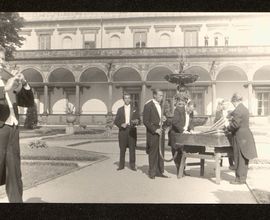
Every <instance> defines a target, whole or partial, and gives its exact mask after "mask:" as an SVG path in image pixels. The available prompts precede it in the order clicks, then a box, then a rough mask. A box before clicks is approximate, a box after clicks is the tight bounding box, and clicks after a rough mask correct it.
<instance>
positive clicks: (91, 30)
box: [79, 27, 100, 34]
mask: <svg viewBox="0 0 270 220" xmlns="http://www.w3.org/2000/svg"><path fill="white" fill-rule="evenodd" d="M99 29H100V27H80V28H79V30H80V31H81V33H82V34H86V33H87V34H97V33H98V31H99Z"/></svg>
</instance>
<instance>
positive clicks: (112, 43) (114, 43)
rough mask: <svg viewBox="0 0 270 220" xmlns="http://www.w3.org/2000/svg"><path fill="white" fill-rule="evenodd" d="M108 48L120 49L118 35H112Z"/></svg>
mask: <svg viewBox="0 0 270 220" xmlns="http://www.w3.org/2000/svg"><path fill="white" fill-rule="evenodd" d="M110 47H111V48H119V47H120V37H119V36H118V35H116V34H115V35H113V36H111V37H110Z"/></svg>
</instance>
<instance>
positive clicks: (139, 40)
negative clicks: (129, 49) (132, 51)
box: [134, 32, 146, 48]
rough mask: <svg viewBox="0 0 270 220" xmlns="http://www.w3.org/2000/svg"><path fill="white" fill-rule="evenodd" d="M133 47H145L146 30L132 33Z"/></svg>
mask: <svg viewBox="0 0 270 220" xmlns="http://www.w3.org/2000/svg"><path fill="white" fill-rule="evenodd" d="M134 47H137V48H138V47H139V48H140V47H146V32H135V33H134Z"/></svg>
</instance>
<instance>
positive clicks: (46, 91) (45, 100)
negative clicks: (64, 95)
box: [43, 85, 49, 115]
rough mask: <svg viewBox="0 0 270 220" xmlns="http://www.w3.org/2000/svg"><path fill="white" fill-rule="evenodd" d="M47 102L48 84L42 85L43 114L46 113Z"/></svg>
mask: <svg viewBox="0 0 270 220" xmlns="http://www.w3.org/2000/svg"><path fill="white" fill-rule="evenodd" d="M48 103H49V96H48V85H44V112H43V114H44V115H47V114H48Z"/></svg>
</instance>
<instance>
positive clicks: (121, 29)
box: [104, 26, 126, 34]
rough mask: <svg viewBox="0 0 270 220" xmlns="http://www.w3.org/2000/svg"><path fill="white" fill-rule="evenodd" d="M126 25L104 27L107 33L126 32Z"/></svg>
mask: <svg viewBox="0 0 270 220" xmlns="http://www.w3.org/2000/svg"><path fill="white" fill-rule="evenodd" d="M125 28H126V27H125V26H121V27H120V26H119V27H104V30H105V33H106V34H110V33H124V32H125Z"/></svg>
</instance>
